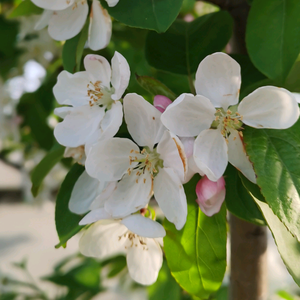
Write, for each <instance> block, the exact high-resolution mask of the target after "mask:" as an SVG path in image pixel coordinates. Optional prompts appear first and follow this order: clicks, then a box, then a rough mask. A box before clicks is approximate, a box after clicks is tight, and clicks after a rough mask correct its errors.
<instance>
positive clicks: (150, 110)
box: [123, 94, 165, 149]
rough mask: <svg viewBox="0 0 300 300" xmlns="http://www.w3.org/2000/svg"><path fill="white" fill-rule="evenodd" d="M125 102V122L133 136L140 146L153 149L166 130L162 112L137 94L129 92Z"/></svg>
mask: <svg viewBox="0 0 300 300" xmlns="http://www.w3.org/2000/svg"><path fill="white" fill-rule="evenodd" d="M123 103H124V104H123V105H124V113H125V122H126V124H127V127H128V131H129V133H130V134H131V136H132V138H133V139H134V140H135V142H136V143H137V144H138V145H139V146H148V147H149V148H150V149H152V148H153V146H154V145H155V144H157V143H158V142H159V141H160V139H161V137H162V135H163V133H164V130H165V127H164V126H163V124H162V123H161V121H160V116H161V113H160V112H159V111H158V110H157V109H156V108H155V107H154V106H153V105H151V104H150V103H149V102H147V101H146V100H145V99H144V98H143V97H142V96H139V95H137V94H127V95H126V96H125V98H124V101H123Z"/></svg>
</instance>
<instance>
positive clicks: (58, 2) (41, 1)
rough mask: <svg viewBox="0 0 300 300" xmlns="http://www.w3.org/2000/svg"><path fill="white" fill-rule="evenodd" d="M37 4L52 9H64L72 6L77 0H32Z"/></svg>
mask: <svg viewBox="0 0 300 300" xmlns="http://www.w3.org/2000/svg"><path fill="white" fill-rule="evenodd" d="M31 1H32V2H33V3H34V4H35V5H36V6H38V7H41V8H44V9H50V10H62V9H66V8H67V7H69V6H71V5H72V4H73V3H74V1H75V0H64V1H62V0H51V1H49V0H31Z"/></svg>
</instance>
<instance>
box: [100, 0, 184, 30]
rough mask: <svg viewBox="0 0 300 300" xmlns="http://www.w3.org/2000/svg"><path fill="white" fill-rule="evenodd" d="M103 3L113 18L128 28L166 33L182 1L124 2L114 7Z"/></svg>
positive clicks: (128, 0)
mask: <svg viewBox="0 0 300 300" xmlns="http://www.w3.org/2000/svg"><path fill="white" fill-rule="evenodd" d="M101 3H102V5H103V7H104V8H106V9H107V10H108V13H109V14H110V15H111V16H112V17H113V18H115V19H116V20H118V21H120V22H122V23H124V24H126V25H128V26H132V27H138V28H144V29H150V30H155V31H157V32H165V31H166V30H167V29H168V28H169V27H170V25H171V24H172V23H173V22H174V21H175V19H176V17H177V15H178V13H179V11H180V8H181V5H182V0H143V1H140V0H122V1H120V2H119V3H118V4H117V5H116V6H114V7H108V5H107V3H106V1H101ZM124 12H125V13H124Z"/></svg>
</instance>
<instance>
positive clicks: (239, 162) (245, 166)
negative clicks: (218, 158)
mask: <svg viewBox="0 0 300 300" xmlns="http://www.w3.org/2000/svg"><path fill="white" fill-rule="evenodd" d="M228 160H229V162H230V163H231V164H232V165H233V166H234V167H236V168H237V169H238V170H239V171H240V172H242V173H243V174H244V175H245V176H246V177H247V178H248V179H249V180H250V181H252V182H253V183H256V175H255V173H254V170H253V166H252V164H251V162H250V161H249V157H248V156H247V153H246V150H245V146H244V144H243V140H242V138H241V136H240V135H239V133H238V131H237V130H231V131H230V136H229V138H228Z"/></svg>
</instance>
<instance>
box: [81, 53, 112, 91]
mask: <svg viewBox="0 0 300 300" xmlns="http://www.w3.org/2000/svg"><path fill="white" fill-rule="evenodd" d="M84 67H85V69H86V71H87V72H88V74H89V77H90V80H92V81H93V83H95V82H96V81H101V83H102V84H103V85H104V86H105V87H110V76H111V68H110V65H109V62H108V61H107V59H106V58H105V57H103V56H100V55H94V54H89V55H87V56H86V57H85V58H84Z"/></svg>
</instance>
